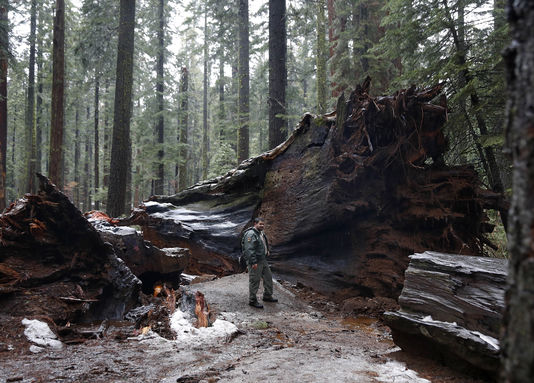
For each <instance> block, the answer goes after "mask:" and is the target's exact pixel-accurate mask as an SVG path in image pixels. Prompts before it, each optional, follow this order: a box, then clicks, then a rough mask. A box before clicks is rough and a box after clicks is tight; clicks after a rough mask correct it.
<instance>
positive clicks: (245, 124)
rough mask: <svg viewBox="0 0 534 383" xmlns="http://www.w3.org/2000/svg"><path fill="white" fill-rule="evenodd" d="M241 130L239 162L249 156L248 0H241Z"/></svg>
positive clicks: (239, 72) (238, 141)
mask: <svg viewBox="0 0 534 383" xmlns="http://www.w3.org/2000/svg"><path fill="white" fill-rule="evenodd" d="M284 1H285V0H284ZM238 19H239V61H238V64H239V66H238V78H239V105H238V107H239V110H238V112H237V113H238V116H239V132H238V138H237V162H239V163H241V162H242V161H244V160H246V159H247V158H248V157H249V124H250V122H249V117H250V113H249V65H248V64H249V32H248V0H239V16H238Z"/></svg>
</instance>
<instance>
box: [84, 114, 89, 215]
mask: <svg viewBox="0 0 534 383" xmlns="http://www.w3.org/2000/svg"><path fill="white" fill-rule="evenodd" d="M85 123H86V125H85V126H86V129H85V134H84V138H85V148H84V151H85V156H84V165H83V195H84V199H83V211H89V210H91V187H90V184H91V171H90V170H89V164H90V163H91V140H90V137H91V133H90V130H89V126H90V125H89V124H90V123H91V108H90V107H87V114H86V119H85Z"/></svg>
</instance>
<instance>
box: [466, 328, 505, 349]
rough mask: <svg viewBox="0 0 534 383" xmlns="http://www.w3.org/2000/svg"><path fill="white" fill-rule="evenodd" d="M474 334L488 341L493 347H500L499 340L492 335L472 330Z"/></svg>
mask: <svg viewBox="0 0 534 383" xmlns="http://www.w3.org/2000/svg"><path fill="white" fill-rule="evenodd" d="M472 333H473V334H475V335H478V337H479V338H480V339H482V340H483V341H484V342H486V343H488V344H489V345H490V346H491V347H493V348H494V349H495V350H498V349H499V340H498V339H495V338H494V337H492V336H489V335H485V334H482V333H481V332H478V331H472Z"/></svg>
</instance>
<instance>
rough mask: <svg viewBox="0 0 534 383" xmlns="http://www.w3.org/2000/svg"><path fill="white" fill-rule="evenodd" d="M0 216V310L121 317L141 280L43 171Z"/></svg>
mask: <svg viewBox="0 0 534 383" xmlns="http://www.w3.org/2000/svg"><path fill="white" fill-rule="evenodd" d="M39 179H40V182H41V189H40V192H39V194H37V195H30V194H27V195H26V196H25V197H24V198H22V199H20V200H18V201H17V202H15V203H14V204H12V205H11V206H10V207H9V208H8V209H7V210H6V211H5V212H4V214H2V215H1V216H0V302H1V304H0V314H2V315H10V316H14V317H16V316H25V315H27V316H42V317H46V318H48V320H49V321H50V322H54V323H55V324H66V323H68V322H70V321H79V320H85V321H88V320H95V319H104V318H109V319H122V316H123V315H124V314H125V313H126V312H127V311H128V310H129V309H131V308H132V307H133V306H134V305H135V304H136V303H137V295H138V291H139V289H140V285H141V283H140V281H139V280H138V279H137V278H136V277H135V275H133V274H132V272H131V271H130V269H129V268H128V267H127V266H126V265H125V264H124V262H123V261H122V260H120V259H119V258H118V257H117V255H116V254H115V252H114V251H113V248H112V247H111V246H109V245H107V244H105V243H104V241H103V240H102V239H101V238H100V236H99V234H98V232H97V231H96V230H95V229H94V228H93V227H92V226H91V224H90V223H89V222H88V221H87V220H86V219H85V218H84V217H83V215H82V214H81V212H80V211H79V210H78V209H76V207H74V205H73V204H72V203H71V202H70V201H69V199H68V198H67V196H65V195H64V194H63V193H61V192H60V191H59V190H58V189H57V188H56V187H55V185H53V184H51V183H50V181H49V180H48V179H46V178H45V177H43V176H40V177H39Z"/></svg>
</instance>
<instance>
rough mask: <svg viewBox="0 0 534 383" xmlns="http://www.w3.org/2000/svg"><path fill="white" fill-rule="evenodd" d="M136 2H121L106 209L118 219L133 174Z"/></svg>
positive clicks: (132, 0)
mask: <svg viewBox="0 0 534 383" xmlns="http://www.w3.org/2000/svg"><path fill="white" fill-rule="evenodd" d="M134 28H135V0H121V3H120V22H119V43H118V54H117V78H116V85H115V114H114V117H113V138H112V144H111V145H112V146H111V164H110V183H109V189H108V199H107V201H108V202H107V205H106V209H107V212H108V213H109V214H110V215H111V216H119V215H121V214H122V213H124V211H125V207H126V202H127V201H126V187H127V183H128V174H127V173H128V172H130V166H131V165H130V158H131V151H132V149H131V145H130V117H131V115H132V106H131V104H132V82H133V53H134Z"/></svg>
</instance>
